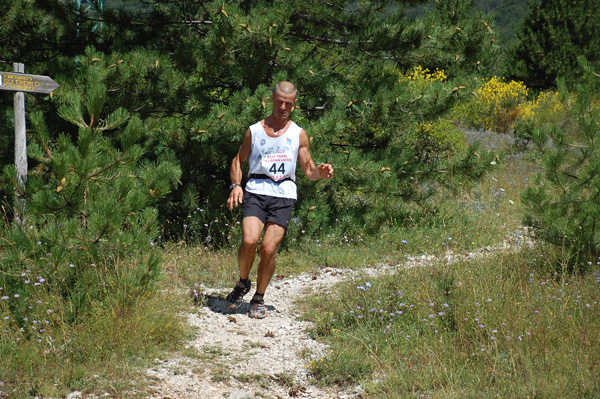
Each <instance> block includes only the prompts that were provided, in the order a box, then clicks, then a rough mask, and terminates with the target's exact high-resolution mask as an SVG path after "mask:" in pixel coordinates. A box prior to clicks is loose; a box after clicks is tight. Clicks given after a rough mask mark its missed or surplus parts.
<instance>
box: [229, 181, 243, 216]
mask: <svg viewBox="0 0 600 399" xmlns="http://www.w3.org/2000/svg"><path fill="white" fill-rule="evenodd" d="M242 202H244V190H243V189H242V187H241V186H235V187H234V188H233V189H232V190H231V192H230V193H229V198H228V199H227V207H228V208H229V210H230V211H232V210H233V208H237V206H238V205H239V204H241V203H242Z"/></svg>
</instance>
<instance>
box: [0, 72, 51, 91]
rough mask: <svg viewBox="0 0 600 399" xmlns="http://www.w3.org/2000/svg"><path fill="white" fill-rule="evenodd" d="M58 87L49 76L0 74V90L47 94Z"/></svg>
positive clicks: (13, 73)
mask: <svg viewBox="0 0 600 399" xmlns="http://www.w3.org/2000/svg"><path fill="white" fill-rule="evenodd" d="M58 86H60V85H59V84H58V83H56V82H55V81H54V80H52V79H51V78H50V77H49V76H41V75H26V74H24V73H15V72H0V90H10V91H22V92H25V93H43V94H48V93H51V92H53V91H54V90H56V88H57V87H58Z"/></svg>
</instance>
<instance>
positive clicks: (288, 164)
mask: <svg viewBox="0 0 600 399" xmlns="http://www.w3.org/2000/svg"><path fill="white" fill-rule="evenodd" d="M260 168H261V171H262V172H263V173H264V174H265V175H267V176H269V177H270V178H271V180H273V181H282V180H284V179H289V178H291V172H292V171H293V170H294V158H293V157H292V153H291V152H285V151H281V152H275V153H270V154H269V153H267V154H264V155H263V157H262V158H261V160H260Z"/></svg>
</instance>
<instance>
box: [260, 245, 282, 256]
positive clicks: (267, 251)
mask: <svg viewBox="0 0 600 399" xmlns="http://www.w3.org/2000/svg"><path fill="white" fill-rule="evenodd" d="M277 247H278V245H276V244H273V243H264V242H263V244H262V245H261V246H260V256H261V257H264V256H266V257H272V256H274V255H275V254H276V253H277Z"/></svg>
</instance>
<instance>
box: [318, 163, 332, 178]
mask: <svg viewBox="0 0 600 399" xmlns="http://www.w3.org/2000/svg"><path fill="white" fill-rule="evenodd" d="M317 171H318V173H319V178H320V179H331V178H332V177H333V166H331V165H330V164H328V163H322V164H320V165H319V166H317Z"/></svg>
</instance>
